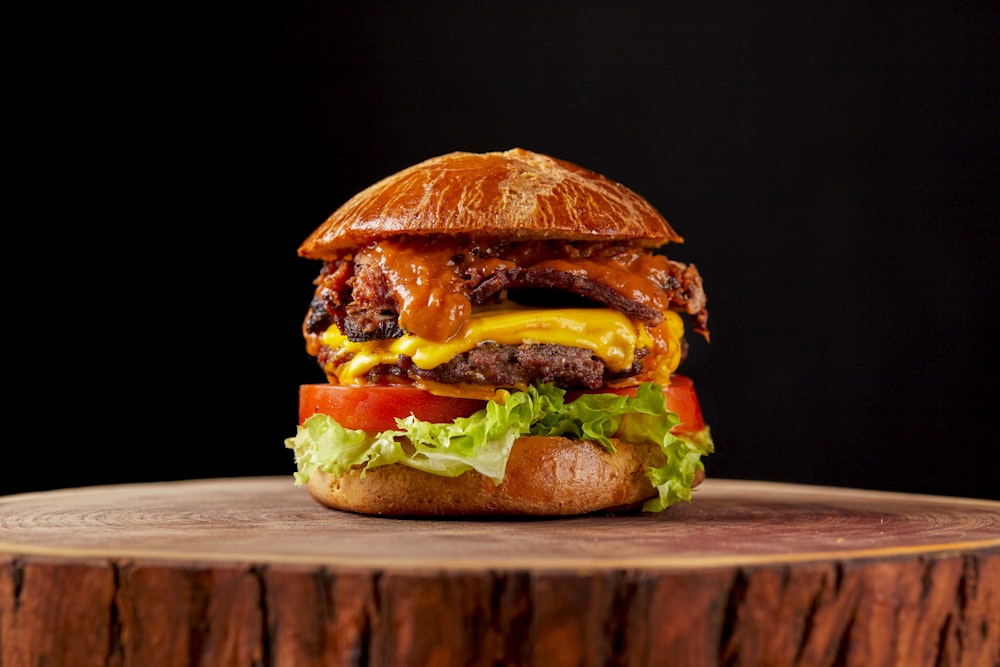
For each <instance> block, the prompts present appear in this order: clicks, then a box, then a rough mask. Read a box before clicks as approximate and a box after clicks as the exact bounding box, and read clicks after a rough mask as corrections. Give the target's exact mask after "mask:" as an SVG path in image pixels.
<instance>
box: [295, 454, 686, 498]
mask: <svg viewBox="0 0 1000 667" xmlns="http://www.w3.org/2000/svg"><path fill="white" fill-rule="evenodd" d="M615 446H616V448H617V449H618V451H617V453H615V454H609V453H608V452H606V451H604V449H603V448H602V447H601V446H600V445H596V444H594V443H592V442H587V441H583V440H569V439H566V438H562V437H548V436H546V437H542V436H525V437H522V438H519V439H518V440H517V441H516V442H515V443H514V447H513V449H512V451H511V456H510V460H509V461H508V462H507V471H506V474H505V475H504V480H503V482H502V483H501V484H499V485H496V484H494V483H493V482H492V481H491V480H490V479H488V478H486V477H484V476H482V475H481V474H479V473H477V472H475V471H472V470H470V471H468V472H466V473H464V474H462V475H459V476H458V477H442V476H440V475H432V474H430V473H426V472H423V471H420V470H416V469H414V468H408V467H406V466H402V465H398V464H394V465H387V466H381V467H378V468H372V469H371V470H369V471H368V472H367V473H366V474H365V476H364V477H362V476H361V474H360V472H358V471H357V470H352V471H349V472H348V473H347V474H345V475H343V476H341V477H337V476H336V475H333V474H330V473H323V472H316V473H314V474H313V475H312V476H311V477H310V478H309V482H308V484H307V487H308V489H309V493H310V495H312V497H313V498H314V499H316V500H317V501H318V502H319V503H321V504H323V505H326V506H327V507H332V508H334V509H339V510H347V511H351V512H359V513H362V514H382V515H386V516H470V515H471V516H475V515H479V516H483V515H523V516H569V515H576V514H587V513H591V512H598V511H601V510H607V511H611V510H620V509H635V508H637V507H638V505H639V503H642V502H643V501H645V500H647V499H648V498H652V497H653V496H655V495H656V490H655V489H654V488H653V486H652V485H651V484H650V482H649V480H648V479H647V477H646V468H647V467H648V466H650V465H655V466H662V465H663V463H664V459H663V453H662V452H661V451H660V449H659V447H656V446H655V445H648V444H646V445H632V444H629V443H624V442H619V441H615ZM702 478H703V475H702V474H701V473H699V474H698V477H697V478H696V479H695V484H698V483H700V482H701V479H702Z"/></svg>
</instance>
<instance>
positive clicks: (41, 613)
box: [0, 478, 1000, 667]
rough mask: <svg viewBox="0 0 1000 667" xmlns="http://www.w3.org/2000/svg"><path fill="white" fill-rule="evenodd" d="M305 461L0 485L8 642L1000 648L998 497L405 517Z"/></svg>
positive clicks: (171, 658)
mask: <svg viewBox="0 0 1000 667" xmlns="http://www.w3.org/2000/svg"><path fill="white" fill-rule="evenodd" d="M286 485H287V480H284V479H281V480H276V479H272V478H264V479H245V480H206V481H203V482H192V483H187V484H164V485H152V486H149V485H134V486H131V485H125V486H122V487H103V488H94V489H78V490H67V491H64V492H50V493H47V494H25V495H22V496H9V497H7V498H0V665H2V666H3V667H21V666H28V665H73V666H77V665H79V666H89V665H95V666H115V667H117V666H124V665H129V666H131V665H142V666H144V667H146V666H148V667H159V666H161V665H162V666H164V667H166V666H182V665H184V666H187V665H205V666H212V667H216V666H224V665H247V666H267V667H272V666H274V667H278V666H282V667H284V666H289V667H300V666H303V665H359V666H360V665H394V666H395V665H421V666H424V665H441V666H449V665H456V666H457V665H462V666H466V665H483V666H487V665H540V666H544V667H560V666H562V665H567V666H570V665H572V666H577V665H595V666H597V665H601V666H605V665H694V666H700V665H755V666H757V665H830V666H853V665H858V666H863V667H877V666H880V665H893V666H896V665H898V666H906V667H921V666H924V665H926V666H928V667H931V666H941V665H963V666H968V667H990V666H994V665H1000V503H992V502H988V501H970V500H966V499H947V498H934V497H927V496H905V495H902V494H879V493H875V492H859V491H849V490H831V489H817V490H811V489H809V488H803V487H791V486H785V485H776V484H762V483H741V482H727V481H724V480H709V481H708V482H706V484H705V490H704V492H702V493H699V494H696V497H695V500H694V501H693V502H692V503H691V504H689V505H686V506H683V507H675V508H671V509H670V510H668V511H667V512H666V513H664V514H663V515H658V516H638V517H631V516H625V517H621V516H619V517H615V516H601V517H583V518H578V519H572V520H552V521H548V520H547V521H496V520H494V521H488V522H476V521H467V520H463V521H424V520H420V521H407V520H387V519H380V518H377V517H360V516H355V515H348V514H343V513H340V512H336V511H333V510H327V509H325V508H319V507H317V506H314V505H313V504H312V502H311V501H310V500H309V499H308V498H306V497H303V496H302V495H301V494H300V491H301V490H299V489H295V488H294V487H291V488H289V487H287V486H286ZM237 499H239V500H237ZM674 510H678V511H676V512H675V511H674ZM623 524H624V525H623ZM727 531H728V532H730V533H737V537H738V538H739V539H734V540H733V541H732V544H724V545H723V546H722V547H717V546H716V547H713V546H712V545H713V544H716V545H717V544H718V542H720V541H721V540H722V538H721V537H720V536H722V535H724V534H725V533H726V532H727ZM818 531H819V532H821V533H825V535H822V536H819V535H817V532H818ZM866 534H867V535H866ZM699 535H701V537H698V536H699ZM366 536H368V539H367V540H366ZM366 542H367V543H366ZM296 543H298V544H296ZM818 545H826V546H825V547H821V546H818ZM427 551H431V552H432V553H431V555H430V556H428V557H426V558H423V557H420V556H419V555H418V554H420V553H423V552H427ZM366 552H367V556H364V555H359V554H365V553H366Z"/></svg>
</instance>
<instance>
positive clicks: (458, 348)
mask: <svg viewBox="0 0 1000 667" xmlns="http://www.w3.org/2000/svg"><path fill="white" fill-rule="evenodd" d="M683 335H684V324H683V321H682V320H681V317H680V315H678V314H677V313H675V312H673V311H666V312H664V320H663V322H662V323H661V324H659V325H658V326H656V327H654V328H653V329H652V330H647V328H646V326H645V325H643V324H641V323H636V322H633V321H632V320H630V319H629V318H628V317H626V316H625V315H623V314H622V313H620V312H618V311H616V310H612V309H610V308H564V309H538V308H524V307H510V306H508V307H502V308H485V309H482V310H479V311H476V312H473V313H472V314H471V315H470V317H469V318H468V319H467V320H465V321H464V322H463V323H462V325H461V327H460V328H459V329H458V331H457V332H456V333H455V334H454V335H452V336H451V337H450V338H448V339H447V340H445V341H443V342H435V341H432V340H428V339H426V338H422V337H420V336H418V335H415V334H411V333H408V334H405V335H404V336H402V337H400V338H392V339H388V340H373V341H365V342H352V341H350V340H348V339H347V337H346V336H344V335H343V334H342V333H341V332H340V330H339V329H338V328H337V327H336V325H334V326H331V327H330V328H329V329H328V330H327V331H326V333H324V334H323V336H322V338H321V342H322V343H323V344H324V345H327V346H329V347H330V348H332V349H334V350H337V354H336V355H334V357H335V358H336V359H338V360H344V359H346V361H343V362H342V363H339V362H333V363H331V364H328V365H327V367H326V369H325V370H326V372H327V374H328V375H330V376H331V377H336V378H337V380H338V382H339V383H340V384H358V383H359V382H361V381H363V380H362V379H363V377H364V375H365V374H366V373H367V372H368V371H369V370H371V369H372V368H373V367H375V366H376V365H378V364H396V363H397V362H398V358H399V356H400V355H403V356H406V357H410V358H411V359H412V360H413V363H414V364H415V365H416V366H417V367H419V368H423V369H430V368H434V367H436V366H439V365H441V364H443V363H447V362H448V361H449V360H451V359H452V358H454V357H455V356H457V355H459V354H461V353H463V352H467V351H468V350H471V349H472V348H474V347H476V346H477V345H479V344H481V343H485V342H495V343H499V344H502V345H520V344H522V343H529V344H531V343H549V344H557V345H567V346H570V347H579V348H584V349H587V350H590V351H591V352H593V353H594V355H595V356H597V357H598V358H599V359H600V360H601V361H603V362H604V364H605V365H606V366H607V367H608V368H610V369H611V370H613V371H623V370H625V369H627V368H629V367H630V366H631V365H632V362H633V360H634V358H635V353H636V350H638V349H645V348H653V349H652V350H651V351H652V352H653V354H652V355H649V356H650V357H654V358H655V364H654V365H653V367H652V369H653V370H654V371H655V375H658V376H659V375H662V376H663V377H669V374H670V373H672V372H673V371H674V370H676V368H677V366H678V364H679V363H680V356H681V345H680V340H681V337H682V336H683Z"/></svg>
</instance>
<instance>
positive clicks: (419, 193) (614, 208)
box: [298, 148, 683, 260]
mask: <svg viewBox="0 0 1000 667" xmlns="http://www.w3.org/2000/svg"><path fill="white" fill-rule="evenodd" d="M441 234H444V235H454V234H465V235H468V236H469V237H472V238H495V239H501V240H504V241H527V240H538V239H561V240H567V241H635V242H638V243H640V244H641V245H644V246H649V247H657V246H661V245H663V244H665V243H668V242H673V243H680V242H682V241H683V239H682V238H681V237H680V236H679V235H678V234H677V232H675V231H674V230H673V228H672V227H671V226H670V224H669V223H668V222H667V221H666V220H665V219H664V218H663V216H662V215H660V213H659V212H658V211H657V210H656V209H655V208H654V207H653V206H652V205H651V204H650V203H649V202H648V201H646V200H645V199H644V198H643V197H641V196H640V195H638V194H636V193H635V192H633V191H632V190H630V189H629V188H627V187H625V186H624V185H621V184H620V183H617V182H615V181H612V180H610V179H608V178H606V177H605V176H602V175H601V174H597V173H595V172H593V171H590V170H588V169H585V168H583V167H580V166H577V165H575V164H572V163H570V162H566V161H564V160H559V159H556V158H552V157H549V156H547V155H542V154H540V153H533V152H531V151H527V150H524V149H521V148H514V149H511V150H508V151H504V152H491V153H467V152H454V153H448V154H446V155H441V156H438V157H434V158H431V159H429V160H425V161H424V162H421V163H419V164H416V165H413V166H411V167H408V168H406V169H403V170H402V171H400V172H397V173H395V174H393V175H391V176H388V177H386V178H384V179H382V180H381V181H379V182H377V183H375V184H374V185H371V186H370V187H368V188H366V189H365V190H362V191H361V192H359V193H358V194H356V195H354V196H353V197H352V198H351V199H349V200H348V201H347V202H346V203H344V204H343V205H342V206H341V207H340V208H339V209H337V210H336V211H334V213H333V214H332V215H331V216H330V217H329V218H327V220H326V221H325V222H324V223H323V224H321V225H320V226H319V227H318V228H317V229H316V230H315V231H314V232H313V233H312V234H311V235H310V236H309V237H308V238H307V239H306V240H305V241H304V242H303V243H302V245H301V246H300V247H299V250H298V254H299V255H300V256H302V257H306V258H309V259H321V260H327V259H335V258H337V257H338V256H340V255H342V254H343V253H344V252H345V251H347V250H350V249H352V248H357V247H360V246H364V245H367V244H368V243H370V242H372V241H378V240H381V239H385V238H391V237H393V236H400V235H417V236H428V235H441Z"/></svg>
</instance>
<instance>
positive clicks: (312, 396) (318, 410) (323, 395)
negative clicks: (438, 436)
mask: <svg viewBox="0 0 1000 667" xmlns="http://www.w3.org/2000/svg"><path fill="white" fill-rule="evenodd" d="M581 393H583V392H570V393H568V394H567V395H566V400H567V401H570V400H572V399H573V398H576V397H577V396H579V395H580V394H581ZM594 393H615V394H629V395H632V394H635V387H628V388H623V389H602V390H599V391H595V392H594ZM663 393H664V395H665V396H666V399H667V409H668V410H672V411H673V412H676V413H677V414H678V415H679V416H680V419H681V423H680V424H678V425H677V426H676V427H674V431H697V430H700V429H702V428H704V426H705V422H704V419H703V418H702V414H701V406H700V404H699V403H698V396H697V394H696V393H695V391H694V383H693V382H692V381H691V379H690V378H688V377H686V376H684V375H674V376H673V378H672V380H671V383H670V385H669V386H668V387H665V388H664V390H663ZM485 405H486V401H482V400H479V399H474V398H458V397H454V396H438V395H435V394H432V393H430V392H428V391H425V390H423V389H417V388H416V387H401V386H391V387H385V386H372V387H358V386H346V385H337V384H304V385H302V386H301V387H300V388H299V423H300V424H301V423H303V422H304V421H305V420H306V419H308V418H309V417H311V416H312V415H314V414H325V415H329V416H331V417H333V418H334V419H335V420H336V421H337V423H339V424H340V425H341V426H343V427H344V428H350V429H362V430H365V431H386V430H389V429H394V428H396V418H397V417H398V418H404V417H408V416H410V415H411V414H413V415H414V416H416V418H417V419H420V420H422V421H427V422H434V423H448V422H451V421H453V420H454V419H455V418H457V417H468V416H469V415H471V414H472V413H473V412H476V411H477V410H480V409H482V408H483V407H484V406H485Z"/></svg>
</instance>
